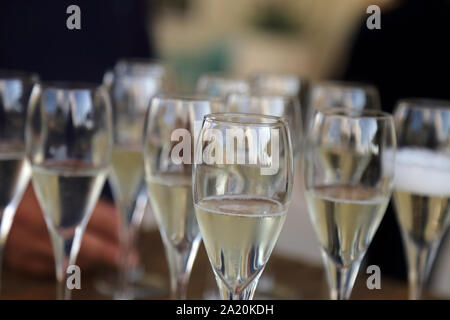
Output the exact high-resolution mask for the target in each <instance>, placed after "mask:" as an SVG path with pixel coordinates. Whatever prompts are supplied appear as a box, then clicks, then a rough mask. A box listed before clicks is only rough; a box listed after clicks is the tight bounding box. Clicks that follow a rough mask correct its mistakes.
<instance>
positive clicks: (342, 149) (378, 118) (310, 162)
mask: <svg viewBox="0 0 450 320" xmlns="http://www.w3.org/2000/svg"><path fill="white" fill-rule="evenodd" d="M395 148H396V137H395V129H394V121H393V118H392V116H391V115H389V114H388V113H384V112H380V111H370V110H345V109H342V108H339V109H337V108H335V109H323V110H319V111H317V112H316V113H315V115H314V117H313V119H312V123H311V126H310V129H309V133H308V138H307V142H306V150H305V161H304V163H305V165H304V180H305V198H306V202H307V205H308V209H309V215H310V218H311V222H312V225H313V227H314V230H315V232H316V235H317V239H318V242H319V245H320V249H321V252H322V256H323V261H324V265H325V269H326V274H327V279H328V283H329V286H330V297H331V299H340V300H341V299H348V298H349V296H350V293H351V291H352V288H353V284H354V282H355V279H356V275H357V273H358V270H359V266H360V263H361V261H362V259H363V257H364V255H365V253H366V251H367V248H368V247H369V245H370V243H371V241H372V239H373V236H374V235H375V233H376V231H377V229H378V226H379V224H380V222H381V220H382V218H383V216H384V213H385V210H386V207H387V205H388V203H389V199H390V196H391V192H392V188H393V182H394V180H393V179H394V158H395Z"/></svg>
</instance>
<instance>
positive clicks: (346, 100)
mask: <svg viewBox="0 0 450 320" xmlns="http://www.w3.org/2000/svg"><path fill="white" fill-rule="evenodd" d="M323 108H346V109H356V110H363V109H370V110H372V109H374V110H380V109H381V104H380V96H379V93H378V90H377V88H375V87H374V86H371V85H368V84H364V83H354V82H344V81H319V82H316V83H313V84H311V86H310V87H309V92H308V97H307V105H306V113H307V126H308V125H309V124H310V119H311V117H312V115H313V114H314V112H315V111H316V110H318V109H323ZM304 129H305V130H307V129H308V128H307V127H305V128H304Z"/></svg>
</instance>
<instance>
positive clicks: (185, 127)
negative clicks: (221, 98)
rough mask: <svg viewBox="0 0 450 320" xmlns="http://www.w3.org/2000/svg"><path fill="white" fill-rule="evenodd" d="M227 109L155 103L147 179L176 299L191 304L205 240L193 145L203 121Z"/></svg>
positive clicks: (185, 101) (168, 99) (203, 102)
mask: <svg viewBox="0 0 450 320" xmlns="http://www.w3.org/2000/svg"><path fill="white" fill-rule="evenodd" d="M221 107H222V106H221V103H220V102H217V101H211V100H209V99H207V98H202V97H195V96H194V97H192V96H181V97H178V96H170V95H158V96H156V97H154V98H153V99H152V101H151V103H150V109H149V112H148V118H147V124H146V138H145V142H144V163H145V173H146V181H147V188H148V193H149V197H150V201H151V204H152V208H153V213H154V215H155V217H156V221H157V223H158V227H159V231H160V233H161V238H162V240H163V243H164V247H165V252H166V256H167V260H168V264H169V269H170V285H171V297H172V298H173V299H185V298H186V291H187V285H188V282H189V277H190V273H191V269H192V265H193V263H194V260H195V256H196V254H197V250H198V246H199V244H200V240H201V236H200V231H199V228H198V224H197V219H196V218H195V212H194V206H193V203H192V161H193V156H192V153H193V141H194V137H195V136H196V134H197V133H196V132H197V129H198V128H200V126H201V120H202V119H203V116H204V115H206V114H209V113H211V112H213V111H215V110H217V108H221ZM219 110H220V109H219ZM196 128H197V129H196ZM183 146H184V148H182V147H183Z"/></svg>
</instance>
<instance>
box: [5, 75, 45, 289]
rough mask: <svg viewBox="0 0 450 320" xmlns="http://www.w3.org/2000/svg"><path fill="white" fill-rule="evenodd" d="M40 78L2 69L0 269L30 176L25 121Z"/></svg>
mask: <svg viewBox="0 0 450 320" xmlns="http://www.w3.org/2000/svg"><path fill="white" fill-rule="evenodd" d="M37 80H38V77H37V76H36V75H33V74H25V73H21V72H13V71H1V72H0V181H1V183H0V226H1V228H0V270H1V267H2V257H3V248H4V246H5V243H6V240H7V239H8V234H9V231H10V229H11V225H12V223H13V219H14V215H15V213H16V209H17V207H18V205H19V202H20V200H21V199H22V195H23V193H24V191H25V189H26V188H27V186H28V182H29V179H30V173H31V170H30V167H29V165H28V162H27V161H26V157H25V123H26V115H27V107H28V102H29V99H30V94H31V90H32V88H33V85H34V84H35V82H36V81H37ZM0 276H1V272H0ZM0 284H1V283H0Z"/></svg>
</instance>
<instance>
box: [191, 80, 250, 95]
mask: <svg viewBox="0 0 450 320" xmlns="http://www.w3.org/2000/svg"><path fill="white" fill-rule="evenodd" d="M197 92H198V93H199V94H204V95H209V96H213V97H218V98H223V99H224V98H225V97H226V96H227V95H228V94H230V93H249V92H250V83H249V81H247V80H246V79H241V78H236V77H228V76H221V75H214V74H205V75H203V76H201V77H200V79H199V80H198V82H197Z"/></svg>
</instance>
